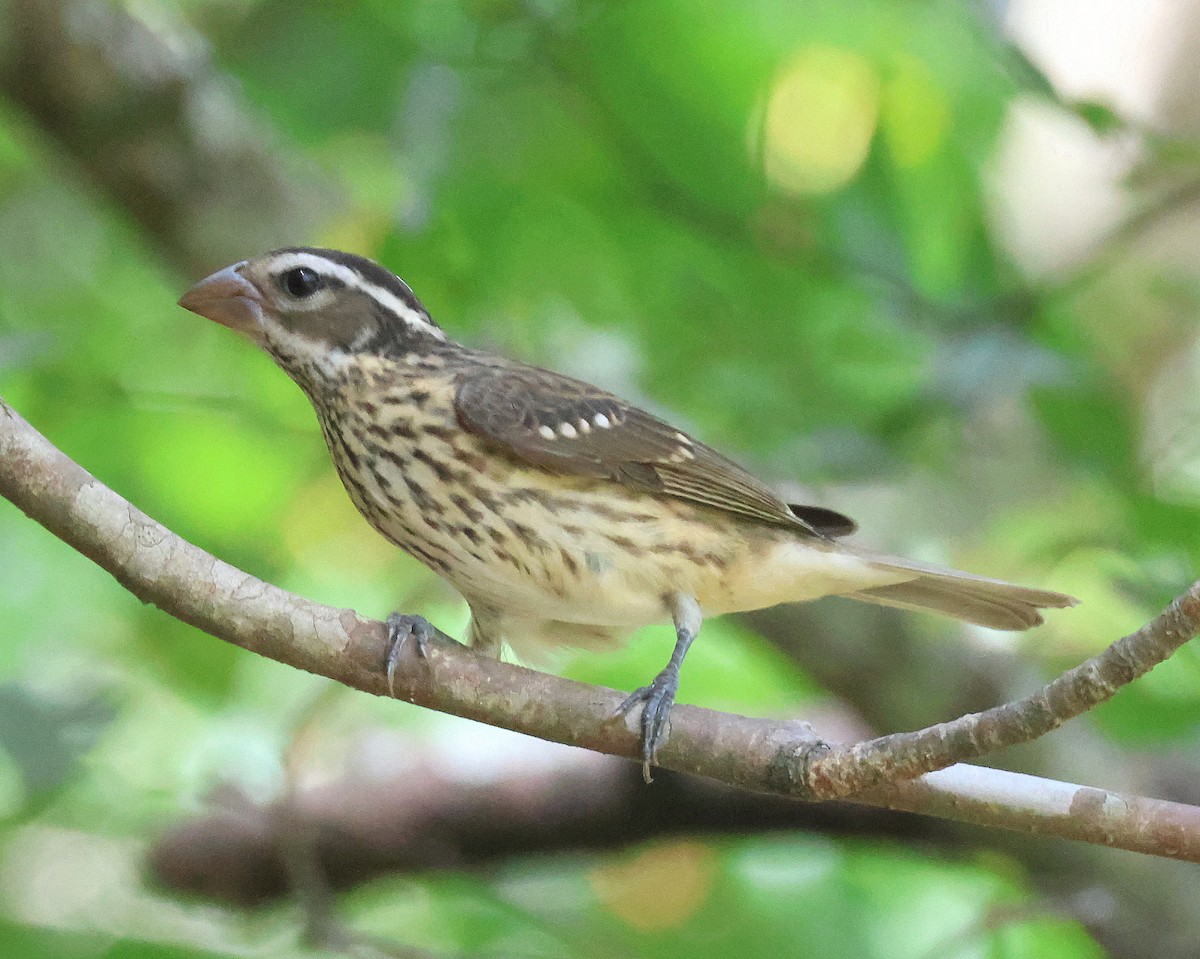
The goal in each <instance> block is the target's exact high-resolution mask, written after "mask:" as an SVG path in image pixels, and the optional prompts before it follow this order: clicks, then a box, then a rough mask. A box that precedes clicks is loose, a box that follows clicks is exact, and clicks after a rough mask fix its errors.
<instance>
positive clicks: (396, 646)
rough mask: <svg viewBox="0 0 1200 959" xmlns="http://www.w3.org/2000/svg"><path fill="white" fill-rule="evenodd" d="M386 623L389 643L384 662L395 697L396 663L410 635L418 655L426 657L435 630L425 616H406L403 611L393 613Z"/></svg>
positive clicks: (390, 690) (389, 688) (390, 693)
mask: <svg viewBox="0 0 1200 959" xmlns="http://www.w3.org/2000/svg"><path fill="white" fill-rule="evenodd" d="M385 625H386V626H387V634H388V644H387V657H386V658H385V659H384V664H385V666H386V668H387V681H388V693H389V695H391V696H392V697H393V698H395V696H396V687H395V679H396V664H397V663H399V662H400V655H401V654H402V653H403V652H404V647H405V646H406V645H407V644H408V639H409V637H410V636H411V637H412V638H413V639H414V640H416V643H417V655H418V656H420V657H421V658H422V659H424V658H425V657H426V656H427V655H428V654H429V641H430V640H431V639H433V634H434V632H435V630H434V628H433V627H432V626H431V625H430V624H429V620H427V619H426V618H425V617H424V616H405V615H403V614H401V613H392V615H391V616H389V617H388V618H387V622H386V623H385Z"/></svg>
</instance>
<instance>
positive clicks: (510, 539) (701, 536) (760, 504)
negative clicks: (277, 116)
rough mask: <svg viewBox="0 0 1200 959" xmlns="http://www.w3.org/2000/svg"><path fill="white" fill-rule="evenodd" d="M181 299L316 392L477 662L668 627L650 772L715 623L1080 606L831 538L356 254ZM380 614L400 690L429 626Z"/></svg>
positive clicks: (632, 412) (650, 724) (270, 261)
mask: <svg viewBox="0 0 1200 959" xmlns="http://www.w3.org/2000/svg"><path fill="white" fill-rule="evenodd" d="M179 303H180V305H181V306H183V307H185V308H186V309H189V310H192V311H193V312H195V313H199V314H200V315H202V316H206V317H208V318H209V319H212V320H215V321H216V322H218V323H220V324H222V325H224V326H228V327H231V328H232V329H234V330H237V331H238V332H241V333H244V334H246V335H247V336H249V337H250V338H251V339H252V340H253V341H254V342H256V343H257V344H258V345H259V346H261V347H262V348H263V349H265V350H266V351H267V352H268V353H270V354H271V356H272V357H273V358H274V359H275V362H276V363H278V364H279V366H281V367H282V368H283V370H284V371H285V372H286V373H287V374H288V375H289V376H290V377H291V378H292V379H293V380H295V381H296V383H297V384H299V386H300V388H301V389H303V390H304V392H305V393H307V394H308V398H309V399H310V400H311V401H312V404H313V406H314V407H315V408H316V411H317V417H318V419H319V420H320V423H321V430H322V432H323V433H324V435H325V442H326V443H327V444H328V445H329V450H330V453H331V454H332V456H333V462H334V465H335V466H336V467H337V471H338V474H339V475H340V477H341V479H342V483H343V484H344V485H345V487H346V490H347V492H348V493H349V494H350V498H351V499H352V500H353V501H354V505H355V506H357V507H358V509H359V511H360V512H361V513H362V514H363V516H365V517H366V519H367V521H368V522H370V523H371V525H372V526H374V527H375V529H377V530H378V531H379V532H380V533H382V534H383V535H384V536H385V537H387V538H388V539H389V540H391V541H392V542H393V543H395V544H396V545H397V546H399V547H400V548H401V549H404V550H407V551H408V552H409V553H411V554H412V555H413V556H415V557H417V559H419V560H421V562H423V563H424V564H425V565H427V566H429V567H430V568H431V569H433V570H434V571H435V572H436V573H438V574H440V575H441V576H443V577H445V578H446V579H447V580H449V581H450V582H451V583H452V584H453V585H454V586H455V587H456V588H457V589H458V591H459V592H461V593H462V595H463V596H464V597H465V598H466V600H467V602H468V603H469V604H470V607H471V622H470V625H469V627H468V628H467V640H468V642H469V643H470V645H471V646H472V647H474V648H475V649H476V650H479V651H480V652H483V653H486V654H488V655H492V656H495V655H498V654H499V652H500V649H501V645H502V643H504V642H508V643H509V644H510V645H511V646H513V647H514V648H515V650H516V651H517V653H518V654H520V653H522V652H523V651H528V650H530V649H531V648H535V647H537V646H539V645H543V644H566V645H571V646H582V647H588V646H603V645H606V644H609V643H611V642H613V641H614V640H615V638H616V637H618V636H620V635H621V634H624V633H627V632H629V631H631V630H633V629H634V628H636V627H638V626H642V625H645V624H648V623H658V622H665V621H673V622H674V624H675V631H676V635H677V641H676V644H675V650H674V652H673V653H672V655H671V659H670V662H668V664H667V666H666V667H665V668H664V669H663V670H662V672H660V673H659V674H658V676H656V677H655V678H654V680H653V682H651V683H650V685H649V686H646V687H643V688H642V689H639V690H637V691H636V692H634V693H633V694H632V695H631V696H630V697H629V698H628V699H627V700H626V702H625V704H624V706H623V707H622V709H623V710H628V709H630V708H632V707H634V706H636V705H638V704H642V706H643V713H642V757H643V769H644V772H645V774H646V776H647V778H649V768H650V764H651V763H652V762H653V761H654V758H655V753H656V751H657V749H658V747H659V745H660V744H661V743H662V742H663V741H664V740H665V738H666V731H667V717H668V714H669V712H670V709H671V705H672V704H673V702H674V700H675V693H676V689H677V687H678V682H679V668H680V665H681V664H682V662H683V658H684V656H685V655H686V653H687V650H688V647H689V646H690V645H691V643H692V641H693V640H694V639H695V638H696V633H697V632H698V630H699V629H700V623H701V620H702V618H703V617H704V616H715V615H720V614H721V613H728V612H733V611H738V610H750V609H759V608H761V607H765V606H772V605H774V604H776V603H781V602H798V601H801V600H809V599H816V598H818V597H820V596H828V595H837V596H849V597H851V598H854V599H860V600H864V601H866V602H869V603H879V604H882V605H885V606H898V607H901V608H903V609H920V610H933V611H935V612H939V613H945V614H947V615H949V616H953V617H956V618H958V619H962V620H966V621H967V622H972V623H978V624H980V625H983V626H991V627H993V628H996V629H1028V628H1029V627H1031V626H1035V625H1037V624H1038V623H1040V622H1041V621H1042V617H1041V615H1040V614H1039V613H1038V610H1039V609H1040V608H1043V607H1062V606H1071V605H1073V604H1074V603H1075V600H1074V599H1072V598H1071V597H1069V596H1064V595H1062V594H1061V593H1054V592H1049V591H1047V590H1041V589H1030V588H1028V587H1024V586H1016V585H1013V584H1011V583H1005V582H1001V581H999V580H994V579H986V578H984V577H981V576H973V575H971V574H969V573H961V572H957V571H954V570H949V569H942V568H940V567H936V566H928V565H925V564H923V563H916V562H910V561H908V560H904V559H897V558H895V557H891V556H882V555H878V554H875V553H871V552H868V551H866V550H863V549H860V548H857V547H854V546H850V545H847V544H845V543H840V542H838V541H837V540H838V538H839V537H842V536H844V535H846V534H847V533H850V532H852V531H853V530H854V529H855V524H854V523H853V522H852V521H851V520H849V519H847V518H846V517H845V516H842V515H841V514H839V513H835V512H833V511H832V510H827V509H822V508H820V507H814V506H793V505H788V504H786V503H785V502H784V501H783V500H781V499H780V498H779V497H778V496H776V495H775V494H774V493H773V492H771V490H770V489H769V488H768V487H767V486H765V485H764V484H763V483H761V482H760V481H759V480H757V479H755V478H754V477H753V476H751V475H750V474H749V473H748V472H746V471H745V470H744V469H742V468H741V467H740V466H738V465H737V464H736V463H734V462H732V461H731V460H729V459H726V458H725V457H724V456H722V455H721V454H720V453H717V452H716V451H715V450H712V449H710V448H709V447H707V446H705V445H704V444H703V443H700V442H698V441H696V440H694V439H692V438H691V437H690V436H688V435H687V434H686V433H683V432H682V431H680V430H677V429H676V428H675V427H673V426H671V425H670V424H668V423H665V422H663V421H662V420H660V419H658V418H657V417H655V416H651V415H650V414H649V413H646V412H644V411H643V410H640V409H638V408H637V407H636V406H633V405H632V404H630V403H627V402H625V401H624V400H622V399H620V398H618V397H616V396H613V395H612V394H611V393H607V392H605V391H604V390H601V389H597V388H596V387H594V386H590V385H589V384H587V383H583V382H580V381H579V380H575V379H571V378H569V377H567V376H563V375H561V374H559V373H553V372H551V371H549V370H544V369H540V368H538V367H535V366H527V365H525V364H523V363H516V362H513V361H512V360H507V359H504V358H503V357H500V356H495V355H493V354H490V353H483V352H480V351H479V350H473V349H470V348H468V347H465V346H461V345H459V344H457V343H455V342H453V341H452V340H450V339H449V338H448V337H447V336H446V334H445V332H443V331H442V329H441V328H440V327H439V326H438V325H437V324H436V323H435V322H434V321H433V320H432V319H431V318H430V316H429V314H428V313H427V312H426V311H425V308H424V307H423V306H422V305H421V303H420V302H419V301H418V300H417V298H416V297H415V296H414V295H413V292H412V290H410V289H409V288H408V286H407V285H406V284H405V283H404V282H403V281H402V280H401V279H399V278H398V277H397V276H395V275H394V274H392V273H391V272H390V271H388V270H386V269H384V268H383V267H381V266H379V265H378V264H376V263H373V262H371V261H370V260H367V259H364V258H362V257H358V256H353V255H351V254H348V253H340V252H337V251H334V250H319V249H311V248H294V249H284V250H276V251H274V252H271V253H267V254H264V255H263V256H259V257H257V258H255V259H253V260H247V261H243V262H241V263H236V264H234V265H233V266H230V267H227V268H226V269H224V270H221V271H219V272H217V273H214V274H213V275H212V276H209V277H207V278H206V279H204V280H201V281H200V282H199V283H197V284H196V285H195V286H194V287H192V289H190V290H189V291H188V292H187V293H186V294H184V296H183V297H182V299H180V301H179ZM389 622H390V625H391V627H392V629H393V642H392V648H391V649H390V650H389V654H388V661H387V669H388V675H389V678H390V676H391V675H392V672H393V670H394V669H395V664H396V661H397V655H398V652H399V649H400V646H401V645H402V643H403V641H404V639H405V638H406V637H407V636H408V635H415V636H416V638H417V641H418V643H419V644H423V642H424V640H425V639H427V638H428V636H429V635H430V627H429V624H428V623H426V622H425V621H424V620H423V619H421V618H419V617H393V618H392V619H391V620H390V621H389Z"/></svg>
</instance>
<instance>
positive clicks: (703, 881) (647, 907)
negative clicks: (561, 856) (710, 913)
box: [588, 842, 716, 929]
mask: <svg viewBox="0 0 1200 959" xmlns="http://www.w3.org/2000/svg"><path fill="white" fill-rule="evenodd" d="M715 874H716V862H715V857H714V854H713V851H712V849H710V848H709V847H708V846H705V845H703V844H702V843H698V842H676V843H670V844H664V845H656V846H654V847H653V848H650V849H647V850H645V851H644V852H642V853H641V854H640V855H637V856H635V857H633V858H630V859H626V860H624V861H620V862H613V863H610V864H609V865H605V866H601V867H600V868H599V869H594V870H592V872H591V873H590V874H589V875H588V880H589V882H590V883H591V886H592V889H593V890H594V891H595V893H596V896H597V898H599V899H600V901H601V902H603V903H604V904H605V905H606V906H608V908H609V909H611V910H612V911H613V913H615V914H616V916H617V917H618V918H620V919H622V920H623V921H624V922H626V923H628V924H629V925H631V926H633V927H635V928H637V929H670V928H672V927H673V926H678V925H681V924H683V923H684V922H686V921H687V920H688V919H690V918H691V917H692V916H694V915H695V913H696V911H697V910H699V909H700V907H701V906H703V905H704V903H705V902H706V901H707V900H708V897H709V894H710V893H711V892H712V886H713V879H714V877H715Z"/></svg>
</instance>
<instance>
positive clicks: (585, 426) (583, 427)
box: [579, 420, 592, 433]
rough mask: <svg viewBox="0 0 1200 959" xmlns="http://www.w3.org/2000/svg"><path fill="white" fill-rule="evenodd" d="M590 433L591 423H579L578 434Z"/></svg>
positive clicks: (585, 421)
mask: <svg viewBox="0 0 1200 959" xmlns="http://www.w3.org/2000/svg"><path fill="white" fill-rule="evenodd" d="M591 431H592V424H591V423H589V422H588V421H587V420H580V421H579V432H580V433H590V432H591Z"/></svg>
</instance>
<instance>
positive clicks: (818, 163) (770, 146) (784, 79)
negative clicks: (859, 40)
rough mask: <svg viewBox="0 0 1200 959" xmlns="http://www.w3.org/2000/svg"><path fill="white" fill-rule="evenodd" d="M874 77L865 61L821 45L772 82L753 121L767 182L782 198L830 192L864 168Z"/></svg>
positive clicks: (873, 113) (874, 113)
mask: <svg viewBox="0 0 1200 959" xmlns="http://www.w3.org/2000/svg"><path fill="white" fill-rule="evenodd" d="M879 95H880V94H879V77H878V75H877V74H876V71H875V69H874V67H872V65H871V63H870V62H869V61H868V60H867V58H866V57H864V56H862V55H860V54H857V53H854V52H852V51H850V50H842V49H839V48H837V47H828V46H821V45H814V46H810V47H808V48H807V49H805V50H803V51H802V52H801V53H799V54H797V55H796V56H795V57H794V58H793V59H792V60H791V61H790V62H789V63H788V64H787V65H786V66H785V67H784V68H783V69H782V70H781V71H780V72H779V74H778V75H777V76H776V77H775V80H774V82H773V85H772V87H771V90H770V92H769V93H768V94H767V98H766V105H765V108H764V109H763V111H762V112H761V117H760V118H759V122H760V123H761V132H760V133H759V134H758V136H757V137H756V140H758V141H759V143H760V149H761V162H762V166H763V173H764V174H765V176H766V178H767V179H768V180H769V181H770V182H771V183H772V184H773V185H774V186H776V187H778V188H779V189H781V190H784V191H786V192H788V193H804V194H814V193H829V192H832V191H833V190H836V189H838V188H839V187H842V186H845V185H846V184H847V183H849V182H850V181H851V180H852V179H854V177H855V175H856V174H857V173H858V171H859V170H860V169H861V168H862V165H863V163H864V162H865V161H866V158H867V153H868V151H869V150H870V147H871V139H872V137H873V136H874V134H875V126H876V122H877V119H878V115H879Z"/></svg>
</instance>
